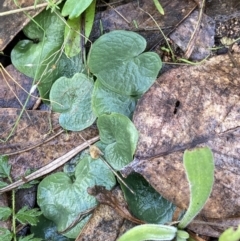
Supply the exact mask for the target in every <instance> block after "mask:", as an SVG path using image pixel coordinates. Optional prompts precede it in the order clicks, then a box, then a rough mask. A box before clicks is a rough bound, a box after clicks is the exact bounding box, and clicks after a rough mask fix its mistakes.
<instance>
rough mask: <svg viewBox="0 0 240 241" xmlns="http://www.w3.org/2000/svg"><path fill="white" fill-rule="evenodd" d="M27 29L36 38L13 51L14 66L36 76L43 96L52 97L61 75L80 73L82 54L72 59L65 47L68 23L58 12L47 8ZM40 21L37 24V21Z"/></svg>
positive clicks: (27, 33) (27, 32)
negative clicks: (63, 47)
mask: <svg viewBox="0 0 240 241" xmlns="http://www.w3.org/2000/svg"><path fill="white" fill-rule="evenodd" d="M34 21H35V22H33V21H32V22H30V23H29V24H28V25H27V26H26V27H25V28H24V33H25V35H26V36H27V37H28V38H29V39H32V40H22V41H20V42H18V44H17V45H16V46H15V47H14V49H13V50H12V52H11V60H12V63H13V65H14V66H15V67H16V68H17V69H18V70H19V71H20V72H22V73H24V74H25V75H27V76H29V77H31V78H34V80H35V81H36V82H37V83H38V86H37V87H38V90H39V92H40V95H41V97H42V98H48V95H49V91H50V88H51V86H52V84H53V82H54V81H55V80H56V79H58V78H59V77H60V76H63V75H64V76H67V77H71V76H72V75H73V73H76V72H80V71H81V69H82V64H81V62H80V60H79V57H75V58H73V59H68V58H67V57H66V56H65V54H64V53H63V52H62V50H61V46H62V44H63V34H64V27H65V25H64V22H63V21H62V20H61V19H60V18H59V17H58V16H57V15H56V14H53V13H51V12H50V10H48V11H43V12H42V13H41V14H39V15H38V16H36V17H35V18H34ZM36 23H37V24H36Z"/></svg>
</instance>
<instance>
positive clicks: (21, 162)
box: [0, 108, 97, 180]
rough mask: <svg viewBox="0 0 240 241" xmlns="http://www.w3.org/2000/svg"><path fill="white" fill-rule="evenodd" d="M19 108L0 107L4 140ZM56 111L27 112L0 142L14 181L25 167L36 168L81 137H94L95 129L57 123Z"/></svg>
mask: <svg viewBox="0 0 240 241" xmlns="http://www.w3.org/2000/svg"><path fill="white" fill-rule="evenodd" d="M20 111H21V110H20V109H11V108H9V109H8V108H2V109H0V138H1V139H5V138H6V137H7V136H8V134H9V132H10V131H11V128H12V127H13V125H14V123H15V121H16V120H17V118H18V116H19V113H20ZM58 117H59V114H58V113H51V112H48V111H27V112H25V113H24V114H23V116H22V118H21V119H20V121H19V123H18V125H17V128H16V130H15V132H14V133H13V135H12V137H11V138H10V139H9V140H8V141H7V142H3V143H1V145H0V155H3V154H4V155H8V156H9V161H10V164H11V165H12V171H11V174H12V177H13V179H14V180H16V179H19V178H21V177H23V176H25V172H26V171H27V170H31V171H34V170H37V169H39V168H41V167H43V166H45V165H47V164H49V163H51V162H52V161H54V160H55V159H57V158H59V157H61V156H63V155H64V154H66V153H68V152H69V151H71V150H73V149H74V148H76V147H78V146H79V145H81V144H83V143H84V142H85V141H84V140H89V139H91V138H93V137H96V136H97V129H95V128H88V129H86V130H84V131H80V132H70V131H69V132H66V131H64V130H63V129H62V128H61V127H60V126H59V124H58Z"/></svg>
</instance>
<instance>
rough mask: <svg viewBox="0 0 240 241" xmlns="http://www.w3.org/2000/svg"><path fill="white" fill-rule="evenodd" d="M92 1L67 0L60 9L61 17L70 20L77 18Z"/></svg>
mask: <svg viewBox="0 0 240 241" xmlns="http://www.w3.org/2000/svg"><path fill="white" fill-rule="evenodd" d="M92 1H93V0H81V1H79V0H67V1H66V3H65V4H64V6H63V9H62V15H63V16H68V15H69V18H70V19H73V18H77V17H79V16H80V15H81V14H82V13H83V12H84V11H85V10H86V9H87V8H88V7H89V5H90V4H91V3H92Z"/></svg>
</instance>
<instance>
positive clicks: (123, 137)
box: [97, 113, 138, 170]
mask: <svg viewBox="0 0 240 241" xmlns="http://www.w3.org/2000/svg"><path fill="white" fill-rule="evenodd" d="M97 126H98V129H99V134H100V139H101V142H103V143H104V144H106V145H107V146H106V148H105V152H104V154H105V158H106V160H107V161H108V162H109V163H110V164H111V165H112V166H113V168H115V169H116V170H120V169H122V168H123V167H124V166H126V165H127V164H128V163H130V162H131V161H132V159H133V154H134V152H135V150H136V146H137V141H138V132H137V129H136V128H135V126H134V124H133V123H132V122H131V121H130V120H129V119H128V118H127V117H126V116H124V115H121V114H118V113H111V114H109V115H108V114H104V115H101V116H99V118H98V120H97Z"/></svg>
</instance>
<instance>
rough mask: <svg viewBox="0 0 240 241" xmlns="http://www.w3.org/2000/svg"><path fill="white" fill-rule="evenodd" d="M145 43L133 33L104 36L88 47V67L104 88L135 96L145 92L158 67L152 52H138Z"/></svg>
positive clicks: (142, 49) (154, 77) (119, 32)
mask: <svg viewBox="0 0 240 241" xmlns="http://www.w3.org/2000/svg"><path fill="white" fill-rule="evenodd" d="M145 48H146V40H145V39H144V38H143V37H142V36H140V35H139V34H137V33H134V32H129V31H124V30H116V31H112V32H110V33H107V34H104V35H103V36H101V37H100V38H98V39H97V40H96V41H95V42H94V43H93V45H92V47H91V49H90V52H89V55H88V61H87V64H88V67H89V69H90V71H91V72H92V73H93V74H94V75H95V76H96V77H97V79H98V80H99V81H100V82H101V83H102V84H103V85H104V86H105V87H107V88H108V89H110V90H112V91H114V92H116V93H119V94H123V95H132V96H137V95H141V94H143V93H144V92H145V91H147V90H148V89H149V88H150V86H151V85H152V84H153V82H154V81H155V79H156V77H157V75H158V72H159V70H160V68H161V66H162V63H161V60H160V58H159V56H158V55H157V54H156V53H153V52H146V53H142V52H143V51H144V50H145Z"/></svg>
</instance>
